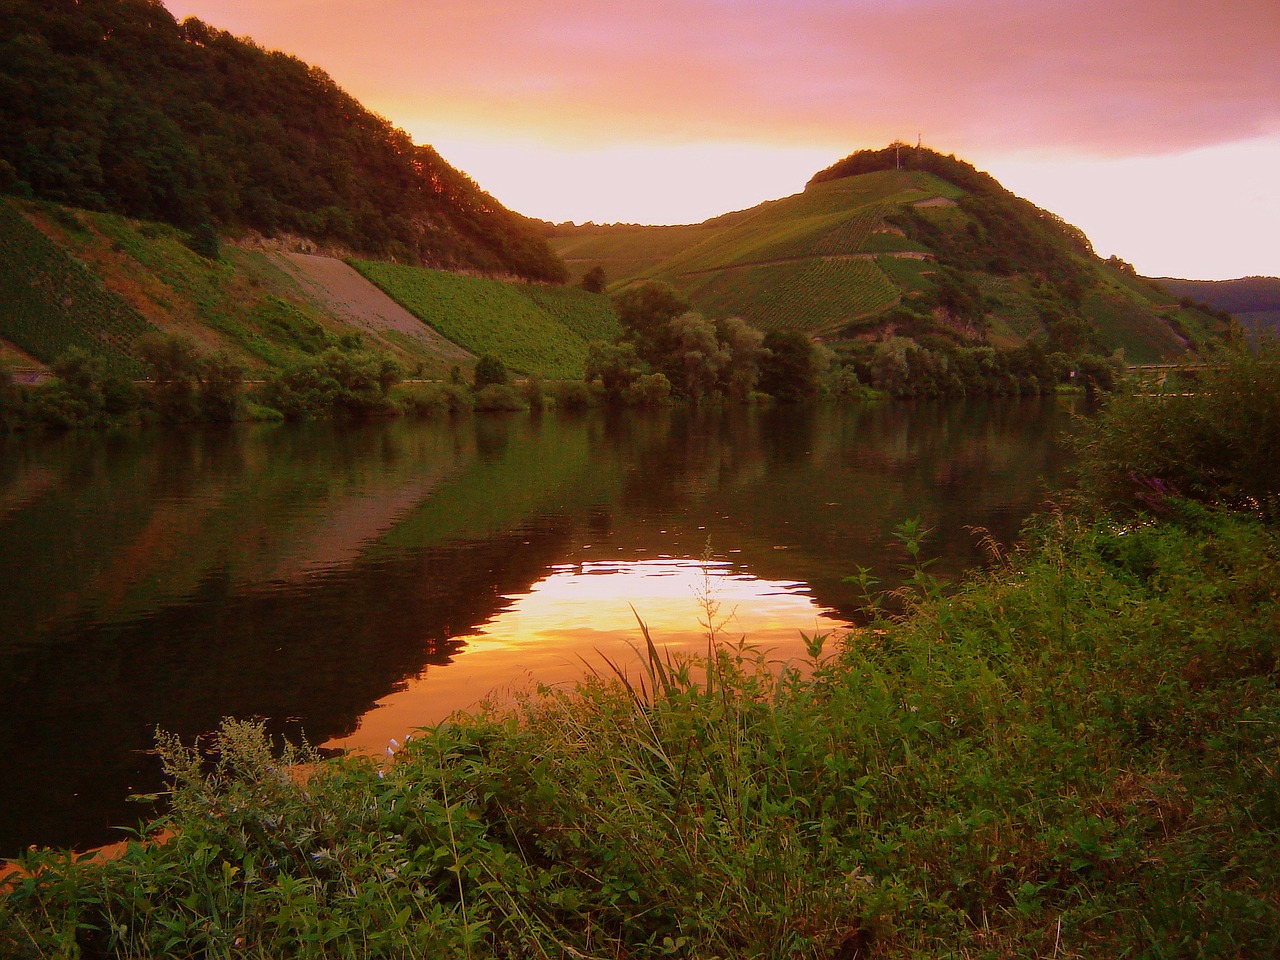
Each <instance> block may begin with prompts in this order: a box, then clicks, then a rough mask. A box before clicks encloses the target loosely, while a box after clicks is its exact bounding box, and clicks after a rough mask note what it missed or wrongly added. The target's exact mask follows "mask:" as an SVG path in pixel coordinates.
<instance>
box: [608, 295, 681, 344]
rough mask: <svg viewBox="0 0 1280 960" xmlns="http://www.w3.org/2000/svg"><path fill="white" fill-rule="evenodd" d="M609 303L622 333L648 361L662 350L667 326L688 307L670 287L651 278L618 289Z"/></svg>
mask: <svg viewBox="0 0 1280 960" xmlns="http://www.w3.org/2000/svg"><path fill="white" fill-rule="evenodd" d="M613 306H614V310H616V311H617V314H618V319H619V320H620V321H621V322H622V335H623V336H624V337H625V338H626V339H628V340H630V341H631V342H632V343H634V344H635V345H636V352H637V353H638V354H639V355H640V359H642V360H645V361H646V362H649V363H652V362H654V360H655V359H656V358H657V357H659V356H661V354H662V353H663V352H664V349H663V348H664V346H665V344H664V342H663V340H664V338H663V333H664V332H665V329H666V327H667V325H668V324H670V323H671V321H672V320H674V319H675V318H676V317H678V316H680V315H682V314H685V313H688V312H689V309H690V304H689V301H688V300H686V299H685V298H684V297H682V296H681V295H680V294H679V293H677V292H676V291H675V289H674V288H673V287H670V286H668V285H667V284H665V283H656V282H652V281H651V282H649V283H642V284H640V285H639V286H635V287H629V288H627V289H626V290H624V291H622V292H621V293H620V294H618V295H617V296H615V297H614V298H613Z"/></svg>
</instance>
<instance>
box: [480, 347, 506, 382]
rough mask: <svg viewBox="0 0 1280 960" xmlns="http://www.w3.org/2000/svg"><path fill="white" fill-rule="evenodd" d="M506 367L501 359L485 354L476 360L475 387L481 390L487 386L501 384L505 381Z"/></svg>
mask: <svg viewBox="0 0 1280 960" xmlns="http://www.w3.org/2000/svg"><path fill="white" fill-rule="evenodd" d="M507 379H508V377H507V368H506V365H505V364H503V362H502V361H501V360H499V359H498V358H497V357H495V356H492V355H491V354H487V353H486V354H485V355H484V356H483V357H481V358H480V359H479V360H478V361H476V372H475V381H474V383H475V388H476V389H477V390H483V389H484V388H485V387H488V386H494V385H497V386H502V385H503V384H505V383H506V382H507Z"/></svg>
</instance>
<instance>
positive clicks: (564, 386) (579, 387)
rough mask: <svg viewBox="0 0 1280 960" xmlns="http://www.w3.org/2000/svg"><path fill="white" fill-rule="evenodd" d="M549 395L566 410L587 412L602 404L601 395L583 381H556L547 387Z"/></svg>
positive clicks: (558, 405) (557, 404)
mask: <svg viewBox="0 0 1280 960" xmlns="http://www.w3.org/2000/svg"><path fill="white" fill-rule="evenodd" d="M547 393H549V394H550V395H551V396H552V397H553V398H555V402H556V406H557V407H560V408H562V409H565V410H586V409H588V408H590V407H594V406H598V405H599V402H600V395H599V394H598V393H596V392H595V391H593V390H592V389H591V385H590V384H588V383H586V382H585V381H582V380H556V381H555V382H553V383H550V384H548V385H547Z"/></svg>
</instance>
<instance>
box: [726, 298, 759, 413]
mask: <svg viewBox="0 0 1280 960" xmlns="http://www.w3.org/2000/svg"><path fill="white" fill-rule="evenodd" d="M716 339H717V340H719V341H720V343H721V344H722V345H723V347H724V349H725V350H727V351H728V354H729V356H728V360H727V362H726V363H725V365H724V367H723V369H722V371H721V374H720V390H721V392H722V393H723V394H724V395H725V396H726V397H728V398H729V399H730V400H745V399H746V398H747V397H748V396H749V395H750V394H751V391H753V390H755V388H756V384H758V383H759V382H760V362H761V361H762V360H763V359H764V357H765V354H766V351H765V348H764V333H763V332H761V331H760V330H757V329H756V328H755V327H753V326H751V325H750V324H749V323H747V322H746V321H745V320H743V319H742V318H741V317H729V318H728V319H727V320H717V321H716Z"/></svg>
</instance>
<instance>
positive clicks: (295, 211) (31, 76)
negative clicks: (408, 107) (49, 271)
mask: <svg viewBox="0 0 1280 960" xmlns="http://www.w3.org/2000/svg"><path fill="white" fill-rule="evenodd" d="M0 189H3V190H6V191H9V192H14V193H19V194H26V195H34V196H38V197H42V198H45V199H49V200H55V201H58V202H61V203H66V204H70V205H73V206H79V207H86V208H91V209H97V210H111V211H116V212H120V213H125V214H128V215H130V216H134V217H142V218H147V219H153V220H162V221H166V222H168V223H173V224H177V225H179V226H181V227H183V228H184V229H188V230H191V231H192V234H193V237H194V239H195V242H196V245H197V246H199V247H200V248H201V250H202V252H206V253H207V252H213V251H216V242H215V243H214V245H212V246H211V245H210V240H214V241H216V236H215V235H214V234H213V232H212V230H211V227H210V225H211V224H217V225H220V226H221V227H223V228H224V229H227V228H231V229H237V228H249V229H254V230H257V231H260V232H262V233H264V234H267V235H276V234H279V233H293V234H300V235H302V236H304V237H309V238H312V239H314V240H317V241H320V242H322V243H329V244H335V245H339V246H344V247H349V248H353V249H356V250H360V251H363V252H366V253H371V254H384V255H392V256H395V257H399V258H401V259H409V260H417V261H420V262H424V263H430V264H434V265H437V266H447V267H464V268H470V269H479V270H484V271H490V272H498V273H506V274H512V275H515V276H522V277H528V278H530V279H539V280H552V281H559V280H563V279H564V275H565V274H564V267H563V265H562V264H561V263H560V262H559V261H558V260H557V258H556V257H555V256H554V255H553V254H551V253H550V251H549V250H548V248H547V245H546V243H545V242H544V241H543V239H542V238H541V237H540V236H538V234H537V233H536V231H535V230H534V229H533V228H532V226H531V224H530V223H529V222H528V221H526V220H524V219H523V218H522V217H519V216H518V215H516V214H513V213H511V212H510V211H508V210H506V209H505V208H503V207H502V205H501V204H499V203H498V202H497V201H496V200H494V199H493V198H492V197H491V196H489V195H488V194H486V193H484V192H483V191H481V190H480V189H479V188H478V187H477V186H476V185H475V184H474V183H472V182H471V181H470V180H469V179H468V178H467V177H466V176H465V175H463V174H462V173H460V172H458V171H457V170H455V169H454V168H453V167H451V166H449V164H447V163H446V162H445V161H444V160H442V159H441V158H440V156H439V155H438V154H437V153H436V152H435V151H434V150H433V149H432V148H431V147H428V146H417V145H415V144H413V143H412V142H411V141H410V140H409V138H408V136H407V135H406V134H405V133H404V132H403V131H401V130H398V129H395V128H394V127H392V126H391V124H389V123H388V122H387V121H386V120H383V119H382V118H380V117H378V116H375V115H374V114H372V113H370V112H369V111H368V110H366V109H365V108H364V107H362V106H361V105H360V104H359V103H357V102H356V101H355V100H353V99H352V98H351V97H350V96H348V95H347V94H346V93H344V92H343V91H342V90H341V89H340V88H339V87H338V86H337V85H336V84H335V83H334V82H333V81H332V80H331V79H330V78H329V77H328V76H327V75H326V74H325V73H324V72H323V71H322V70H320V69H318V68H315V67H309V66H308V65H306V64H305V63H302V62H301V61H299V60H297V59H295V58H293V57H289V56H286V55H284V54H281V53H273V52H268V51H265V50H263V49H261V48H260V47H257V46H255V45H254V44H253V43H252V42H250V41H247V40H242V39H238V38H236V37H233V36H231V35H230V34H229V33H226V32H224V31H221V30H218V29H215V28H214V27H211V26H209V25H207V24H205V23H202V22H201V21H199V20H197V19H195V18H189V19H187V20H184V21H183V22H182V23H180V24H179V23H177V22H175V21H174V18H173V17H172V16H171V15H170V14H169V12H168V11H167V10H166V9H165V8H164V6H163V5H162V4H161V3H160V2H159V0H39V2H36V0H4V2H3V3H2V4H0Z"/></svg>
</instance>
